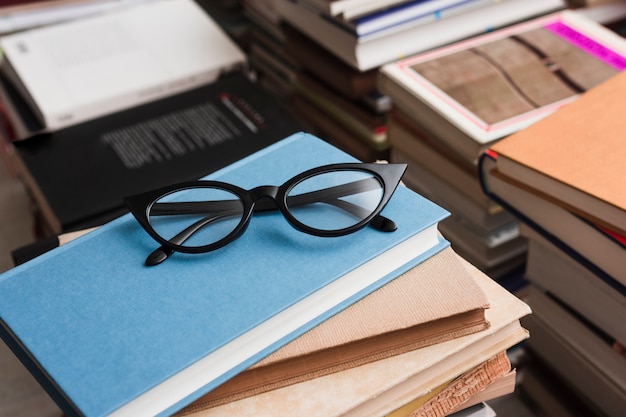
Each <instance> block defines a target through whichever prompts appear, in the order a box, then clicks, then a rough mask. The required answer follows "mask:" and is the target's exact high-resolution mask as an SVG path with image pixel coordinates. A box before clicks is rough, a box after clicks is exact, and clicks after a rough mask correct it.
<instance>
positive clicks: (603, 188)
mask: <svg viewBox="0 0 626 417" xmlns="http://www.w3.org/2000/svg"><path fill="white" fill-rule="evenodd" d="M624 114H626V73H624V72H622V73H619V74H617V75H615V76H613V77H611V78H610V79H609V80H607V81H605V82H604V83H602V84H601V85H599V86H597V87H595V88H593V89H591V90H589V91H587V92H586V93H584V94H582V95H581V96H580V97H579V98H578V100H576V101H574V102H572V103H570V104H568V105H567V106H565V107H562V108H561V109H559V110H558V111H556V112H555V113H553V114H551V115H550V116H548V117H546V118H545V119H543V120H541V121H539V122H537V123H536V124H534V125H532V126H530V127H528V128H526V129H524V130H522V131H520V132H518V133H516V134H514V135H511V136H509V137H507V138H506V139H504V140H502V141H500V142H498V143H496V144H495V145H493V147H492V149H493V150H494V151H495V152H496V153H497V154H498V159H497V167H498V170H499V171H500V172H502V173H503V174H505V175H507V176H508V177H511V178H515V179H516V180H518V181H520V182H522V183H524V184H526V185H528V186H529V187H532V188H533V189H536V190H538V191H539V192H541V193H542V197H545V198H547V199H549V200H551V201H552V202H556V203H557V204H559V205H562V206H563V207H565V208H567V209H568V210H570V211H573V212H576V213H578V214H580V215H583V216H585V217H587V218H588V219H591V220H592V221H594V222H597V223H599V224H601V225H604V226H605V227H607V228H609V229H611V230H614V231H615V232H617V233H620V234H626V187H624V185H625V184H624V179H625V178H626V164H625V163H624V161H626V146H624V129H625V128H626V121H625V119H624Z"/></svg>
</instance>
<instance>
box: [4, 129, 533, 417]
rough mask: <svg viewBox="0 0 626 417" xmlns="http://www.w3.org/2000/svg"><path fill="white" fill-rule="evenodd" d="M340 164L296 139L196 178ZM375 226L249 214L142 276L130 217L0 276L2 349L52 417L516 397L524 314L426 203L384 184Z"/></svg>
mask: <svg viewBox="0 0 626 417" xmlns="http://www.w3.org/2000/svg"><path fill="white" fill-rule="evenodd" d="M354 162H358V161H357V160H355V159H354V158H353V157H351V156H349V155H348V154H346V153H344V152H342V151H340V150H338V149H337V148H335V147H333V146H332V145H330V144H328V143H327V142H325V141H323V140H321V139H319V138H317V137H314V136H312V135H310V134H306V133H296V134H294V135H291V136H288V137H287V138H285V139H282V140H279V141H278V142H276V143H274V144H272V145H269V146H268V147H266V148H264V149H262V150H260V151H258V152H255V153H253V154H251V155H249V156H247V157H244V158H243V159H241V160H239V161H238V162H235V163H234V164H231V165H228V166H226V167H224V168H222V169H220V170H218V171H216V172H215V173H213V174H210V175H208V176H207V177H206V179H210V180H219V181H224V182H230V183H234V184H238V185H240V186H242V187H245V188H253V187H256V186H258V185H263V184H280V183H282V182H284V181H285V180H287V179H288V178H290V177H293V176H294V175H295V174H297V173H298V172H301V171H304V170H307V169H310V168H314V167H317V166H321V165H325V164H333V163H354ZM381 214H382V215H384V216H385V218H387V219H390V220H391V221H393V222H394V223H395V224H396V226H397V229H396V230H395V231H393V232H388V233H385V232H382V231H380V230H376V229H375V228H374V227H365V228H363V229H360V230H358V231H357V232H354V233H352V234H349V235H346V236H342V237H336V238H321V237H318V236H311V235H308V234H305V233H302V232H300V231H298V230H295V229H294V228H291V227H289V225H288V224H287V223H286V222H285V220H284V218H283V216H282V214H281V213H279V212H278V211H270V212H264V213H263V214H261V215H259V216H253V218H252V219H251V223H250V226H249V227H248V228H247V230H246V232H245V233H244V234H243V235H242V236H241V237H240V238H239V239H237V240H236V241H234V242H232V243H230V244H229V245H227V246H225V247H223V248H220V249H218V250H215V251H213V252H210V253H204V254H183V253H174V254H173V255H172V256H171V257H170V259H167V261H165V262H163V263H162V264H160V265H158V266H154V267H146V266H144V265H143V261H144V259H146V256H147V255H148V254H149V253H150V251H152V250H153V249H154V248H155V242H154V241H153V240H152V238H151V237H150V236H148V234H146V233H145V232H144V231H143V230H142V228H141V227H140V226H139V224H138V223H137V222H136V221H135V220H134V218H133V217H132V216H131V215H130V214H128V215H125V216H122V217H120V218H118V219H116V220H114V221H112V222H110V223H107V224H105V225H103V226H101V227H99V228H98V229H96V230H95V231H90V232H88V233H86V234H84V235H82V236H80V237H78V238H76V239H73V240H71V241H70V242H69V243H66V244H64V245H61V246H59V247H58V248H56V249H53V250H51V251H49V252H47V253H45V254H44V255H42V256H41V257H38V258H35V259H34V260H33V261H30V262H26V263H24V264H22V265H20V266H18V267H16V268H14V269H12V270H10V271H7V272H6V273H5V274H3V275H2V277H1V278H0V289H1V291H0V306H1V307H0V315H1V317H2V321H3V326H2V327H1V328H0V329H1V330H0V336H2V338H3V339H4V341H5V342H6V343H7V345H9V347H10V348H11V349H12V350H13V351H14V352H15V353H16V355H17V356H18V357H19V358H20V360H22V362H23V363H24V364H25V366H26V367H27V368H28V370H29V371H30V372H31V373H32V374H33V375H34V376H35V378H36V379H37V380H38V381H39V382H40V383H41V385H42V386H43V387H44V388H45V389H46V390H47V391H48V392H49V393H50V395H51V396H52V398H53V399H55V401H57V403H58V404H59V406H60V408H61V409H62V410H63V412H64V413H66V414H67V415H84V416H91V415H109V414H112V415H132V416H141V415H169V414H176V415H180V416H182V415H185V416H189V415H195V416H208V415H224V414H227V413H236V414H239V415H250V416H252V415H254V416H261V415H267V416H276V415H307V416H324V417H328V416H348V415H355V416H356V415H358V416H387V415H389V416H409V415H411V416H422V415H428V416H434V415H437V416H444V415H449V414H450V413H453V412H456V411H460V410H461V409H465V411H469V410H474V409H473V408H471V409H470V406H474V407H477V408H478V410H477V412H482V413H484V412H485V408H484V405H483V404H482V403H483V402H484V401H486V400H489V399H492V398H495V397H498V396H501V395H504V394H506V393H510V392H512V391H513V390H514V388H515V374H516V372H515V369H513V368H512V366H511V362H510V360H509V358H508V356H507V351H508V350H509V349H510V348H512V347H513V346H516V345H518V344H519V343H520V342H521V341H523V340H525V339H526V338H527V337H528V332H527V331H526V330H525V329H524V328H523V327H522V325H521V322H520V319H521V318H522V317H524V316H526V315H528V314H529V313H530V309H529V308H528V306H527V305H526V304H525V303H524V302H522V301H521V300H519V299H518V298H517V297H515V296H514V295H512V294H510V293H509V292H508V291H507V290H505V289H504V288H503V287H501V286H500V285H499V284H497V283H496V282H495V281H493V280H491V279H490V278H489V277H487V276H486V275H485V274H483V273H482V272H480V271H479V270H478V269H476V268H475V267H473V266H471V265H470V264H468V263H467V262H465V261H463V260H462V259H461V258H460V257H459V256H458V255H457V254H456V253H454V251H453V250H452V249H451V248H450V246H449V244H448V242H447V241H446V240H445V239H443V238H442V237H441V236H440V234H439V233H438V231H437V226H438V224H439V222H440V221H441V220H442V219H444V218H445V217H446V216H447V212H446V211H445V210H443V209H442V208H440V207H439V206H437V205H436V204H434V203H432V202H431V201H429V200H427V199H426V198H424V197H422V196H420V195H419V194H417V193H415V192H413V191H412V190H410V189H409V188H407V187H405V186H404V185H398V187H397V188H396V190H395V192H394V194H393V195H392V196H391V198H390V200H389V202H388V203H387V204H386V206H385V207H384V209H383V211H382V212H381ZM33 306H36V308H33ZM480 415H483V414H480Z"/></svg>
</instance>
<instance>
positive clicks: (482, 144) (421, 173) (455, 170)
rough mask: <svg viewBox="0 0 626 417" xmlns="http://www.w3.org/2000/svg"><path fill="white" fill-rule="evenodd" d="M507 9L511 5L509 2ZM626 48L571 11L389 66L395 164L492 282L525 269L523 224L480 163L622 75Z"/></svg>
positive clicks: (382, 84) (386, 82)
mask: <svg viewBox="0 0 626 417" xmlns="http://www.w3.org/2000/svg"><path fill="white" fill-rule="evenodd" d="M504 3H506V2H504ZM625 59H626V40H625V39H624V38H622V37H621V36H619V35H617V34H615V33H614V32H612V31H611V30H609V29H607V28H605V27H604V26H602V25H601V24H599V23H597V22H595V21H593V20H592V19H590V18H588V17H587V16H585V15H584V14H582V13H579V12H578V11H572V10H566V11H562V12H558V13H555V14H551V15H547V16H543V17H539V18H536V19H533V20H529V21H527V22H523V23H520V24H516V25H513V26H510V27H507V28H504V29H501V30H497V31H494V32H491V33H489V34H486V35H481V36H477V37H474V38H471V39H467V40H464V41H461V42H457V43H453V44H451V45H448V46H445V47H442V48H437V49H434V50H431V51H428V52H425V53H422V54H417V55H414V56H412V57H409V58H406V59H402V60H399V61H396V62H394V63H391V64H387V65H384V66H383V67H382V68H381V70H380V74H379V88H380V90H381V91H382V92H383V93H384V94H387V95H388V96H389V97H390V98H391V99H392V102H393V103H394V110H393V112H392V113H391V115H390V117H389V122H388V140H389V143H390V148H391V158H390V160H391V161H396V162H398V161H401V162H406V163H408V164H409V169H408V175H407V178H406V181H407V184H409V186H411V187H413V188H414V189H415V190H417V191H418V192H420V193H422V194H423V195H426V196H428V197H429V198H430V199H432V200H433V201H435V202H437V203H438V204H440V205H441V206H443V207H445V208H446V209H448V210H449V211H450V212H451V213H452V216H451V218H450V219H448V220H446V221H444V222H442V225H441V226H442V227H441V228H442V232H443V233H444V235H445V236H446V237H447V238H448V239H449V240H450V241H451V242H452V245H453V246H454V247H455V249H456V250H457V251H458V252H459V253H460V254H462V255H463V256H464V257H465V258H466V259H468V260H470V261H471V262H472V263H473V264H474V265H476V266H478V267H479V268H480V269H481V270H483V271H485V272H487V273H488V274H489V275H491V276H492V277H494V278H500V277H504V276H506V275H507V274H510V273H511V272H512V271H516V270H518V269H519V268H520V266H522V265H523V263H524V260H525V254H526V241H525V239H524V238H523V237H520V234H519V227H518V221H517V219H516V218H515V217H514V216H512V215H511V214H510V213H509V212H507V211H505V210H503V209H502V207H501V206H500V205H499V204H497V203H495V202H494V201H493V200H492V199H490V198H488V197H487V196H485V195H484V193H483V192H482V190H481V188H480V184H479V181H478V175H477V167H476V165H477V160H478V158H479V156H480V155H481V153H482V152H483V151H484V150H485V149H486V148H488V147H489V146H491V145H493V144H494V143H496V142H497V141H499V140H501V139H502V138H505V137H507V136H508V135H510V134H513V133H515V132H516V131H519V130H520V129H523V128H525V127H527V126H530V125H532V124H533V123H535V122H537V121H538V120H540V119H542V118H543V117H545V116H547V115H549V114H551V113H552V112H553V111H555V110H556V109H558V108H560V107H562V106H564V105H566V104H568V103H570V102H572V101H574V100H575V99H576V98H577V97H578V96H579V95H580V94H581V93H583V92H585V91H587V90H589V89H590V88H593V87H594V86H596V85H598V84H599V83H601V82H603V81H605V80H607V79H608V78H610V77H612V76H613V75H615V74H617V73H619V72H620V71H622V70H623V69H624V65H623V63H624V62H625Z"/></svg>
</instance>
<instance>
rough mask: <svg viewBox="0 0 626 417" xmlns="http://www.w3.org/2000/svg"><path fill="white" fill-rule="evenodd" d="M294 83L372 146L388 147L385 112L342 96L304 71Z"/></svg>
mask: <svg viewBox="0 0 626 417" xmlns="http://www.w3.org/2000/svg"><path fill="white" fill-rule="evenodd" d="M294 87H295V89H296V91H297V93H298V94H301V95H302V96H303V97H306V98H307V99H308V100H309V101H310V102H311V103H312V104H313V105H315V106H317V107H318V108H319V109H320V110H321V111H323V112H325V113H326V114H327V115H328V116H329V117H331V118H332V119H334V120H335V121H337V122H338V123H339V124H341V125H342V126H344V127H345V128H346V130H348V131H350V132H352V133H353V134H354V135H355V136H356V137H358V138H359V139H361V140H362V141H363V142H364V143H366V144H367V145H368V146H370V147H371V148H373V149H375V150H378V151H382V150H385V149H387V148H388V147H389V144H388V142H387V119H386V117H385V115H381V114H377V113H375V112H373V111H371V110H370V109H368V108H367V107H365V106H364V105H363V106H362V105H360V104H359V103H357V102H354V101H351V100H348V99H346V98H345V97H342V96H341V95H340V94H338V93H336V92H334V91H333V90H332V89H330V88H329V87H328V86H327V85H325V84H324V83H323V82H321V81H320V80H318V79H316V78H314V77H312V76H310V75H308V74H307V73H306V72H304V71H301V72H300V73H299V74H298V77H297V79H296V81H295V82H294Z"/></svg>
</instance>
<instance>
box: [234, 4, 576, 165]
mask: <svg viewBox="0 0 626 417" xmlns="http://www.w3.org/2000/svg"><path fill="white" fill-rule="evenodd" d="M242 3H243V6H244V12H245V13H246V15H247V16H249V18H250V20H251V22H252V23H253V27H254V29H253V30H252V31H251V35H250V46H249V47H250V63H251V66H252V67H253V68H254V69H255V70H257V71H258V72H259V74H260V79H261V80H262V82H264V83H266V84H267V85H268V86H269V87H270V88H269V89H270V90H271V91H276V92H280V94H281V96H282V97H283V98H284V99H285V100H286V101H287V102H288V103H289V105H290V108H293V109H294V110H295V112H296V114H297V115H298V116H299V117H300V118H301V119H302V120H303V121H304V122H305V123H307V126H309V127H310V129H311V130H312V131H314V132H316V133H317V134H318V135H319V136H321V137H324V138H328V140H331V141H333V143H334V144H335V145H337V146H339V147H341V148H342V149H344V150H346V151H348V152H350V153H351V154H353V155H355V156H356V157H358V158H359V159H361V160H368V161H373V160H376V159H388V157H389V148H390V143H389V140H388V126H387V119H388V113H389V110H390V109H391V107H392V106H393V103H392V101H393V100H391V99H390V97H389V96H388V95H387V94H386V93H384V92H381V91H380V89H379V88H378V85H377V74H378V71H379V69H380V67H381V66H382V65H384V64H387V63H390V62H393V61H396V60H398V59H401V58H403V57H406V56H410V55H412V54H415V53H418V52H422V51H425V50H429V49H432V48H434V47H439V46H441V45H445V44H448V43H451V42H455V41H458V40H461V39H464V38H467V37H470V36H475V35H478V34H481V33H485V32H487V31H491V30H493V29H495V28H498V27H502V26H506V25H510V24H512V23H514V22H518V21H523V20H526V19H529V18H531V17H535V16H540V15H543V14H545V13H548V12H552V11H555V10H558V9H562V8H564V7H565V2H564V1H562V0H551V1H532V2H529V1H518V0H515V1H511V0H507V1H506V2H494V1H477V0H473V1H465V0H463V1H458V0H430V1H421V0H420V1H414V0H412V1H406V0H390V1H384V2H380V1H371V0H358V1H345V0H334V1H320V0H298V1H291V0H279V1H269V0H247V1H244V2H242Z"/></svg>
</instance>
